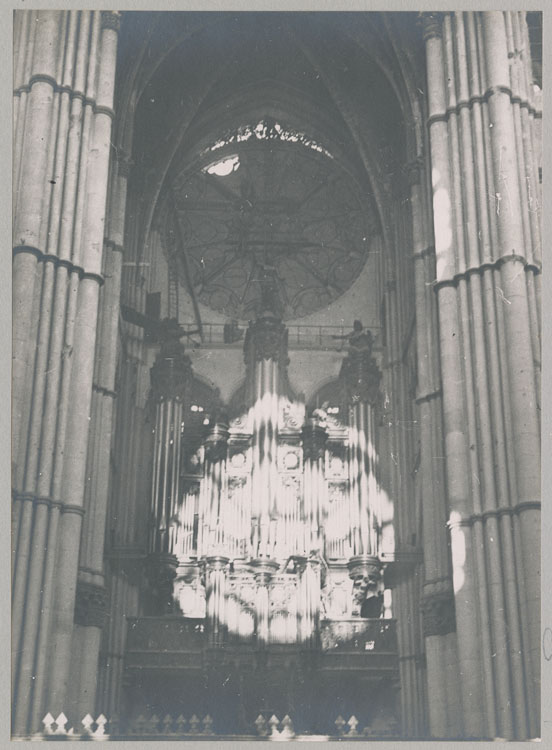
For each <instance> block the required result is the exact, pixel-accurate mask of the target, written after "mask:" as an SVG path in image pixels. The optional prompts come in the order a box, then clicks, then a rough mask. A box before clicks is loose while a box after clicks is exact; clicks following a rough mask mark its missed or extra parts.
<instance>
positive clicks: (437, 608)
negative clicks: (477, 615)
mask: <svg viewBox="0 0 552 750" xmlns="http://www.w3.org/2000/svg"><path fill="white" fill-rule="evenodd" d="M422 623H423V631H424V637H425V638H427V637H428V636H430V635H446V634H447V633H453V632H454V631H455V630H456V613H455V606H454V593H453V592H452V590H451V591H440V592H436V593H433V594H426V595H424V597H423V599H422Z"/></svg>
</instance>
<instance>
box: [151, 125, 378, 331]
mask: <svg viewBox="0 0 552 750" xmlns="http://www.w3.org/2000/svg"><path fill="white" fill-rule="evenodd" d="M278 127H280V126H278ZM244 132H247V131H244V130H242V139H241V140H238V139H237V137H236V138H229V139H228V142H220V141H219V142H217V143H216V144H215V145H214V146H213V148H211V149H210V150H207V151H206V152H204V156H203V158H204V163H203V165H202V166H201V167H200V168H199V169H197V170H196V171H195V172H194V173H192V174H190V173H189V172H188V171H182V172H180V173H179V174H177V175H176V177H174V179H173V180H172V184H171V187H170V191H171V193H172V207H173V210H172V211H171V212H169V214H168V219H167V221H166V222H165V243H164V244H165V246H166V248H167V250H168V252H169V255H170V256H171V262H172V265H173V267H175V268H176V269H177V271H178V274H179V277H180V279H181V281H182V283H183V284H184V285H185V284H186V283H187V281H188V278H189V280H190V283H191V284H192V285H193V288H194V291H195V294H196V296H197V298H198V300H199V301H200V302H201V303H202V304H204V305H206V306H207V307H210V308H211V309H213V310H216V311H217V312H219V313H223V314H224V315H226V316H228V317H229V318H234V319H238V320H247V319H250V318H251V317H253V316H254V315H255V314H256V313H258V312H262V308H263V305H264V306H265V307H266V306H267V305H268V306H270V308H271V309H272V311H273V312H275V313H276V314H278V315H279V316H280V317H282V318H283V319H290V318H300V317H303V316H305V315H308V314H309V313H312V312H315V311H316V310H319V309H321V308H323V307H326V306H327V305H329V304H330V303H332V302H333V301H334V300H335V299H337V298H338V297H339V296H341V295H342V294H343V293H344V292H345V291H347V289H349V287H350V286H351V285H352V283H353V282H354V281H355V279H356V278H357V277H358V275H359V274H360V272H361V270H362V268H363V266H364V264H365V262H366V258H367V252H368V246H369V239H370V236H371V234H372V233H373V230H374V227H373V223H374V221H373V215H374V214H373V211H372V209H371V203H370V200H369V198H368V197H366V195H365V194H363V193H362V191H361V189H360V188H359V186H358V185H357V183H356V182H355V181H354V180H353V178H352V177H351V176H350V175H349V174H348V173H347V172H346V171H345V170H344V169H343V168H341V167H340V166H339V165H338V164H337V163H336V161H335V160H334V159H332V158H331V155H330V154H329V153H328V152H327V151H325V150H324V149H323V148H322V147H320V146H319V145H318V144H316V143H315V142H314V141H312V140H309V139H307V138H306V136H300V135H294V134H293V133H291V134H290V131H286V130H284V129H283V128H280V129H279V130H277V129H276V128H275V127H274V126H272V129H268V128H265V129H264V130H263V129H259V128H258V127H257V128H256V129H255V128H253V129H251V132H250V134H249V135H248V137H247V138H245V137H243V133H244ZM263 133H264V137H263V135H262V134H263ZM267 133H268V135H267ZM251 134H253V135H251ZM301 139H303V140H301ZM184 256H185V257H184Z"/></svg>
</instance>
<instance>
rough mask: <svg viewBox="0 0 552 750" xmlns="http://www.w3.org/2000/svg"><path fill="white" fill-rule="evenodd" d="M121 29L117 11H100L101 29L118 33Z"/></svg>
mask: <svg viewBox="0 0 552 750" xmlns="http://www.w3.org/2000/svg"><path fill="white" fill-rule="evenodd" d="M120 27H121V13H120V11H118V10H102V29H112V30H113V31H119V29H120Z"/></svg>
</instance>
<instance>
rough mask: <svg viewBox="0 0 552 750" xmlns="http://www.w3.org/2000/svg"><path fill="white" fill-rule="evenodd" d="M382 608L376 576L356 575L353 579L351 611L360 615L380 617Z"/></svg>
mask: <svg viewBox="0 0 552 750" xmlns="http://www.w3.org/2000/svg"><path fill="white" fill-rule="evenodd" d="M382 608H383V595H382V594H381V592H380V591H379V580H378V577H376V576H375V575H363V576H357V577H356V578H355V579H354V581H353V611H354V612H355V613H356V614H357V615H359V616H360V617H381V612H382Z"/></svg>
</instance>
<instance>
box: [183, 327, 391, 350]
mask: <svg viewBox="0 0 552 750" xmlns="http://www.w3.org/2000/svg"><path fill="white" fill-rule="evenodd" d="M183 328H184V329H185V330H186V331H189V332H190V333H191V332H194V331H197V326H196V325H195V323H188V324H184V325H183ZM246 329H247V325H246V324H239V325H238V327H237V330H238V331H240V332H241V337H240V338H237V337H236V340H235V341H233V342H232V343H230V342H229V340H228V338H227V337H225V324H224V323H203V324H202V332H203V341H202V345H203V346H208V347H212V348H217V347H219V346H233V347H238V348H241V347H242V346H243V337H244V336H245V331H246ZM287 329H288V346H289V348H290V349H329V350H332V351H343V350H345V349H346V348H347V339H346V338H341V339H339V338H334V337H336V336H337V337H339V336H345V335H346V334H348V333H350V331H351V326H350V325H343V326H335V325H333V326H332V325H328V326H323V325H290V326H287ZM227 330H228V329H227ZM370 330H372V331H373V332H374V334H376V333H377V332H378V327H376V326H373V325H371V326H370ZM192 339H193V340H195V341H197V342H199V341H200V336H199V334H197V333H195V334H194V335H192ZM377 348H378V347H377V342H376V346H375V347H374V350H377Z"/></svg>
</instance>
